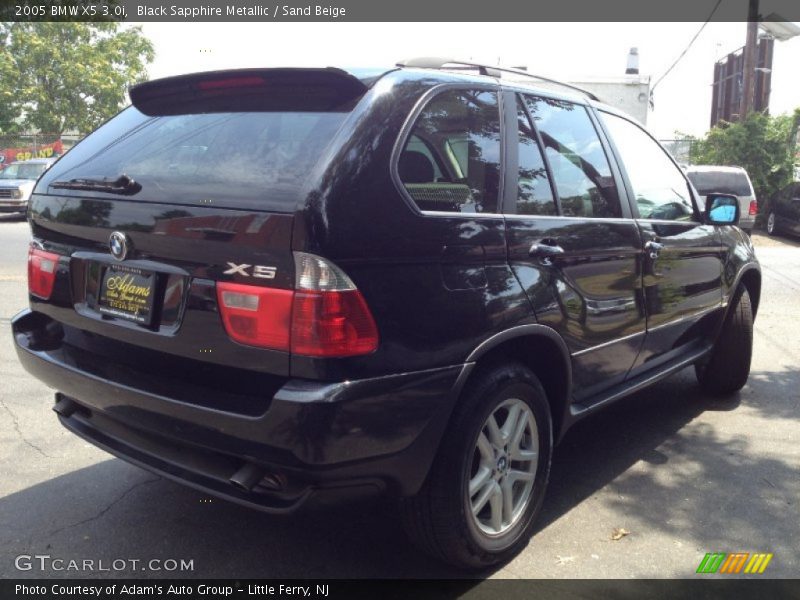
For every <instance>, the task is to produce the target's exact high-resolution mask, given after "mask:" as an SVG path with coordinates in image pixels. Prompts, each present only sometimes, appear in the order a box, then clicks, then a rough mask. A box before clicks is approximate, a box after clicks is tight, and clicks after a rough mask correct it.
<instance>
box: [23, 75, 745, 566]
mask: <svg viewBox="0 0 800 600" xmlns="http://www.w3.org/2000/svg"><path fill="white" fill-rule="evenodd" d="M131 97H132V100H133V106H132V107H130V108H128V109H126V110H124V111H123V112H122V113H120V114H119V115H118V116H117V117H115V118H114V119H112V120H110V121H109V122H107V123H106V124H105V125H103V126H102V127H100V128H99V129H98V130H97V131H96V132H94V133H93V134H91V135H90V136H88V137H87V138H86V139H85V140H84V141H82V142H81V143H80V144H78V146H76V147H75V148H74V149H73V150H71V151H70V152H69V153H68V154H67V155H66V156H64V157H63V158H62V159H61V160H59V161H58V163H56V165H54V166H53V167H52V168H51V169H50V170H49V171H48V172H47V173H46V174H45V176H44V177H43V178H42V179H41V180H40V181H39V183H38V185H37V187H36V189H35V190H34V194H33V196H32V198H31V201H30V209H29V220H30V223H31V227H32V230H33V236H34V242H33V244H32V247H31V251H30V257H29V289H30V302H31V307H30V310H28V311H25V312H24V313H21V314H20V315H18V316H17V317H16V318H15V320H14V326H13V329H14V336H15V339H16V343H17V349H18V354H19V356H20V359H21V360H22V362H23V364H24V366H25V368H26V369H28V370H29V371H30V372H31V373H32V374H34V375H35V376H36V377H38V378H40V379H41V380H42V381H44V382H45V383H47V384H49V385H50V386H52V387H54V388H56V389H57V390H58V393H57V394H56V404H55V410H56V412H57V413H58V414H59V418H60V419H61V421H62V423H63V424H64V425H65V426H66V427H67V428H69V429H70V430H72V431H73V432H75V433H76V434H78V435H80V436H82V437H83V438H85V439H87V440H89V441H91V442H92V443H94V444H96V445H98V446H100V447H102V448H104V449H106V450H108V451H109V452H111V453H113V454H115V455H117V456H119V457H121V458H123V459H125V460H128V461H130V462H133V463H135V464H138V465H140V466H142V467H144V468H147V469H150V470H152V471H155V472H157V473H160V474H162V475H164V476H167V477H170V478H173V479H176V480H179V481H181V482H183V483H186V484H188V485H191V486H193V487H196V488H198V489H201V490H204V491H206V492H209V493H212V494H215V495H217V496H220V497H223V498H227V499H229V500H233V501H236V502H239V503H242V504H246V505H249V506H252V507H255V508H259V509H262V510H267V511H271V512H276V513H286V512H290V511H294V510H296V509H298V508H299V507H301V506H304V505H306V504H308V503H313V502H314V501H317V500H319V501H323V500H327V499H330V498H332V497H334V496H345V497H349V496H351V495H353V494H363V493H383V492H388V493H390V494H392V495H394V496H399V497H401V498H403V499H404V500H403V502H402V505H403V515H404V518H405V520H406V522H407V524H408V526H409V530H410V532H411V534H412V536H413V537H415V538H416V539H417V540H418V541H420V543H422V544H423V545H424V546H425V547H426V548H427V549H428V550H429V551H431V552H433V553H434V554H436V555H438V556H440V557H441V558H444V559H446V560H449V561H450V562H453V563H456V564H459V565H462V566H481V565H486V564H490V563H493V562H496V561H498V560H501V559H503V558H504V557H506V556H508V555H509V554H511V553H513V552H515V551H517V550H518V549H519V548H520V547H522V545H524V543H526V540H527V538H528V536H529V535H530V533H531V531H532V526H533V521H534V517H535V515H536V513H537V512H538V510H539V507H540V505H541V501H542V498H543V494H544V489H545V486H546V482H547V477H548V473H549V464H550V454H551V448H552V445H553V443H554V441H556V440H557V439H558V438H559V437H560V435H561V434H562V433H563V432H564V431H565V430H566V428H567V427H568V426H569V425H570V424H571V423H572V422H574V421H575V420H576V419H577V418H580V417H581V416H584V415H586V414H590V413H591V412H592V411H593V410H595V409H596V408H599V407H601V406H603V405H605V404H607V403H608V402H610V401H613V400H615V399H617V398H619V397H622V396H624V395H626V394H629V393H631V392H633V391H636V390H637V389H640V388H641V387H643V386H644V385H646V384H648V383H650V382H652V381H655V380H657V379H658V378H660V377H663V376H666V375H668V374H670V373H672V372H674V371H676V370H678V369H680V368H682V367H684V366H686V365H689V364H697V365H698V376H699V377H700V380H701V382H704V384H705V385H706V386H707V387H709V388H715V389H716V391H719V392H730V391H732V390H734V389H738V387H741V386H742V385H744V382H745V381H746V378H747V372H748V371H749V350H748V353H747V355H746V356H744V355H741V356H739V355H737V356H734V357H731V356H728V355H721V351H720V347H722V346H726V347H727V345H726V344H720V343H719V342H718V340H720V339H722V338H724V336H726V335H728V336H730V335H739V334H740V333H741V332H740V329H741V328H742V327H745V328H746V325H747V323H738V321H737V323H734V324H733V325H731V322H732V320H733V319H734V317H733V316H731V315H733V314H734V313H736V314H739V317H737V318H741V319H745V320H746V318H747V315H749V319H750V326H752V316H753V314H754V313H755V309H756V307H757V303H758V291H759V285H760V276H759V274H758V273H759V272H758V265H757V262H756V261H755V257H754V255H753V252H752V246H751V245H749V241H747V240H746V239H744V238H742V237H741V233H740V232H739V231H738V229H736V227H735V226H734V224H735V218H736V216H737V214H738V213H737V212H736V211H735V210H734V208H733V205H732V204H731V205H730V206H728V204H727V203H729V201H730V199H726V197H724V196H723V195H718V197H714V196H713V195H711V196H709V200H708V203H709V204H708V206H706V207H699V206H698V205H697V198H696V194H695V193H694V192H693V190H692V188H691V186H690V184H688V182H686V180H685V178H684V177H683V175H682V173H681V171H680V169H679V168H678V167H677V166H676V165H674V163H673V162H671V159H669V160H668V159H667V158H666V155H665V154H664V156H663V157H661V156H660V155H658V156H655V155H654V158H653V160H655V161H661V160H662V159H663V160H664V161H666V162H665V165H672V166H673V167H674V169H675V171H674V172H671V171H670V172H669V173H668V174H667V175H664V177H663V178H664V180H665V181H664V182H656V183H658V184H659V185H662V183H663V189H667V188H670V189H674V188H675V186H676V184H675V180H676V178H677V181H678V182H679V183H678V184H677V185H678V187H679V188H680V187H681V185H682V186H683V188H682V190H683V191H680V192H679V193H677V194H676V195H674V197H673V196H669V197H666V196H664V194H663V193H662V192H663V189H662V188H657V190H658V192H657V193H654V194H652V197H644V196H642V194H640V193H638V190H637V189H636V187H637V186H638V184H639V181H638V180H637V179H636V177H635V176H634V175H633V174H632V173H631V171H630V169H628V170H626V169H625V168H624V166H623V163H624V162H626V160H627V157H626V152H625V150H624V148H621V146H622V143H621V142H620V140H626V136H628V135H630V136H632V137H633V138H636V136H638V135H639V133H637V132H640V133H641V135H644V136H646V134H644V132H643V131H641V130H640V129H638V126H636V128H637V129H636V130H635V131H633V130H631V131H628V130H627V129H625V128H626V127H628V125H630V126H633V124H631V123H630V122H628V121H627V120H626V121H625V123H627V125H625V124H617V123H615V124H613V125H611V124H609V123H606V122H605V121H604V119H608V120H614V119H622V116H621V115H618V114H616V113H614V112H613V111H610V110H608V112H604V113H603V115H602V116H601V115H600V109H602V110H606V109H603V108H602V107H601V105H599V104H597V103H593V102H591V101H589V100H588V99H586V98H585V97H582V96H579V95H578V96H576V95H574V94H573V95H566V96H562V95H555V94H553V93H552V92H541V91H539V92H535V93H534V92H532V91H531V90H528V89H527V88H519V86H511V87H509V86H504V85H502V83H501V82H498V81H497V80H496V79H494V78H491V77H485V76H471V75H459V74H454V73H444V72H440V71H433V70H430V69H396V70H391V71H387V72H359V73H349V72H345V71H341V70H337V69H296V70H292V69H265V70H246V71H230V72H220V73H203V74H198V75H189V76H182V77H176V78H170V79H166V80H159V81H154V82H150V83H146V84H143V85H141V86H138V87H136V88H134V89H133V90H132V91H131ZM606 115H607V116H606ZM617 127H621V128H622V130H623V131H621V132H619V133H614V134H613V137H614V139H615V140H616V144H615V143H614V142H612V141H611V138H612V135H611V134H609V131H610V130H612V129H614V128H617ZM648 139H649V138H648ZM640 141H641V140H639V139H638V138H636V139H632V140H631V141H625V142H624V143H625V145H626V146H628V145H630V146H633V145H635V144H636V143H639V142H640ZM653 144H655V143H654V142H653ZM617 146H620V148H618V147H617ZM654 148H655V150H652V149H651V151H652V152H655V153H658V152H663V151H661V150H660V149H659V148H658V146H657V145H654ZM645 154H646V153H645ZM620 156H621V158H620ZM664 168H665V169H667V170H669V166H664ZM662 171H664V169H662V170H661V171H658V172H662ZM670 178H672V179H670ZM668 179H669V181H666V180H668ZM712 203H713V204H712ZM726 206H728V208H730V214H729V215H728V216H725V217H723V216H720V215H721V214H722V213H720V212H719V211H720V210H721V209H724V208H725V207H726ZM737 206H738V205H737ZM714 211H717V212H716V213H715V212H714ZM723 212H724V211H723ZM715 215H717V216H715ZM661 252H663V253H664V254H665V255H667V257H668V259H669V260H670V261H671V262H670V265H671V266H670V268H669V269H667V270H666V271H663V270H661V271H660V270H659V269H657V268H656V261H657V260H658V256H659V254H660V253H661ZM665 260H666V259H665ZM751 298H752V301H751ZM745 304H746V305H747V306H746V307H745V308H743V306H744V305H745ZM734 309H735V310H734ZM745 309H746V310H745ZM737 311H738V312H737ZM747 311H750V312H749V313H748V312H747ZM742 315H744V316H742ZM737 327H738V329H737ZM726 332H727V333H726ZM731 332H732V333H731ZM750 335H751V336H752V330H751V331H750ZM720 356H721V357H720ZM745 363H746V364H745ZM732 364H733V365H734V367H735V368H734V367H732V366H731V365H732ZM721 373H724V376H722V375H720V374H721ZM742 377H743V378H742ZM737 386H738V387H737Z"/></svg>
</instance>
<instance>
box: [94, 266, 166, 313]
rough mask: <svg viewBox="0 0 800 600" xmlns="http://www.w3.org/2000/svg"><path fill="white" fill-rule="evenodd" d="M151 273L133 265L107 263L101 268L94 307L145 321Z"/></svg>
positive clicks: (149, 305) (149, 307)
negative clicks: (100, 278) (101, 272)
mask: <svg viewBox="0 0 800 600" xmlns="http://www.w3.org/2000/svg"><path fill="white" fill-rule="evenodd" d="M155 281H156V277H155V273H152V272H150V271H142V270H141V269H137V268H135V267H126V266H123V265H108V266H106V268H105V270H104V271H103V279H102V281H101V282H100V294H99V295H98V298H97V310H98V311H99V312H100V313H102V314H104V315H110V316H113V317H119V318H120V319H127V320H129V321H134V322H136V323H141V324H143V325H149V324H150V319H151V316H152V312H153V296H154V295H155Z"/></svg>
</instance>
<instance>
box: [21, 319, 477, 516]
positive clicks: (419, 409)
mask: <svg viewBox="0 0 800 600" xmlns="http://www.w3.org/2000/svg"><path fill="white" fill-rule="evenodd" d="M59 328H60V326H59V324H58V323H57V322H55V321H53V320H52V319H50V318H49V317H46V316H45V315H43V314H42V313H37V312H31V311H29V310H26V311H23V312H22V313H20V314H19V315H17V316H16V317H15V318H14V319H13V321H12V330H13V335H14V341H15V346H16V350H17V354H18V356H19V359H20V361H21V362H22V365H23V366H24V367H25V369H26V370H27V371H28V372H29V373H31V374H32V375H33V376H35V377H37V378H38V379H40V380H42V381H43V382H44V383H46V384H47V385H49V386H50V387H53V388H55V389H57V390H58V391H59V394H57V400H61V401H60V402H59V403H58V404H57V406H56V410H57V412H59V413H60V414H59V418H60V419H61V422H62V423H63V424H64V426H66V427H67V428H68V429H70V430H71V431H73V432H74V433H76V434H77V435H79V436H81V437H83V438H84V439H86V440H88V441H90V442H92V443H93V444H95V445H97V446H99V447H101V448H103V449H105V450H107V451H108V452H111V453H112V454H114V455H116V456H118V457H120V458H122V459H124V460H127V461H129V462H131V463H134V464H137V465H139V466H142V467H144V468H146V469H149V470H151V471H155V472H157V473H159V474H162V475H164V476H167V477H170V478H172V479H176V480H179V481H181V482H183V483H185V484H187V485H190V486H192V487H195V488H197V489H200V490H203V491H205V492H207V493H209V494H213V495H216V496H220V497H224V498H227V499H229V500H232V501H235V502H238V503H241V504H246V505H249V506H252V507H255V508H259V509H262V510H265V511H268V512H279V513H280V512H291V511H293V510H296V509H297V508H299V507H300V506H302V505H304V504H305V503H306V502H307V501H309V500H311V499H314V500H324V499H330V498H331V497H332V496H335V495H344V496H348V497H349V496H350V495H351V493H357V494H360V493H362V492H367V493H368V492H381V491H384V490H387V489H388V490H389V491H390V492H392V493H395V494H400V495H408V494H413V493H415V492H416V491H417V490H418V489H419V487H420V486H421V485H422V482H423V481H424V479H425V477H426V475H427V473H428V470H429V468H430V464H431V462H432V460H433V458H434V456H435V454H436V450H437V448H438V444H439V440H440V439H441V436H442V433H443V432H444V429H445V427H446V424H447V421H448V419H449V416H450V413H451V411H452V408H453V405H454V403H455V399H456V397H457V395H458V392H459V391H460V387H461V385H462V383H463V381H464V380H465V378H466V375H467V374H468V372H469V370H470V368H471V365H469V364H467V365H456V366H453V367H447V368H441V369H434V370H428V371H420V372H413V373H402V374H397V375H390V376H385V377H378V378H373V379H365V380H357V381H347V382H338V383H325V382H314V381H307V380H297V379H289V380H287V381H286V382H285V383H284V384H283V385H282V387H280V389H278V391H277V393H274V395H273V394H272V391H270V392H269V393H270V394H271V395H272V397H271V398H270V399H268V401H265V403H264V407H265V409H264V410H263V412H260V413H259V414H244V413H235V412H227V411H225V410H219V409H218V408H210V407H208V406H201V405H197V404H191V403H189V402H187V401H186V399H185V398H181V399H180V400H178V399H176V398H174V397H169V396H168V395H163V394H159V393H156V392H155V391H154V390H159V389H160V388H161V387H162V386H160V385H158V382H157V381H156V382H152V381H148V384H149V385H148V386H147V387H146V388H145V386H144V385H143V386H142V387H141V388H138V387H136V386H133V385H131V382H130V380H128V381H125V382H122V381H114V380H113V379H110V378H109V377H111V376H112V375H113V371H112V370H107V372H108V373H109V374H111V375H109V376H107V377H102V376H99V375H98V371H92V369H91V368H89V366H88V365H87V363H86V361H88V360H93V359H92V357H91V356H87V355H86V354H85V353H83V352H82V351H81V350H80V349H79V348H76V347H73V346H71V345H70V344H68V343H66V342H65V341H64V339H63V336H62V337H59V334H58V332H59ZM99 371H100V372H102V369H100V370H99ZM152 377H153V375H152V373H151V374H148V378H152ZM163 389H165V390H169V389H170V387H169V386H168V385H164V386H163ZM245 465H248V466H255V467H256V468H257V470H259V472H263V474H264V475H270V476H272V481H273V482H274V481H277V482H278V483H279V484H280V485H279V486H277V489H276V486H269V487H270V489H267V488H264V487H261V486H256V487H255V488H251V489H250V490H249V491H248V490H246V489H242V488H241V487H237V486H234V485H232V484H231V482H230V478H231V477H232V476H233V474H234V473H236V472H237V471H239V470H240V469H241V468H242V467H243V466H245Z"/></svg>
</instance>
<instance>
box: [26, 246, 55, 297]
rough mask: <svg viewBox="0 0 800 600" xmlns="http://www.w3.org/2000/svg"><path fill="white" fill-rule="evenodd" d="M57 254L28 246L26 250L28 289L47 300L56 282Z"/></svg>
mask: <svg viewBox="0 0 800 600" xmlns="http://www.w3.org/2000/svg"><path fill="white" fill-rule="evenodd" d="M58 258H59V255H58V254H53V253H52V252H45V251H44V250H39V249H38V248H34V247H33V246H31V247H30V249H29V250H28V291H29V292H30V293H31V294H33V295H34V296H38V297H39V298H43V299H45V300H47V299H48V298H49V297H50V295H51V294H52V293H53V285H54V284H55V282H56V267H57V266H58Z"/></svg>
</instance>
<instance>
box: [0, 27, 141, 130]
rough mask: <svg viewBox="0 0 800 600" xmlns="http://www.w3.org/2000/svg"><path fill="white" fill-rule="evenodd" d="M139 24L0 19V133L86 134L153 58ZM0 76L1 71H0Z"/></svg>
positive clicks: (114, 107) (120, 99)
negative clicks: (13, 21)
mask: <svg viewBox="0 0 800 600" xmlns="http://www.w3.org/2000/svg"><path fill="white" fill-rule="evenodd" d="M154 56H155V52H154V50H153V45H152V43H151V42H150V41H149V40H148V39H147V38H145V37H144V36H143V35H142V31H141V28H139V27H124V28H123V27H121V26H120V24H119V23H112V22H103V23H75V22H73V23H70V22H53V23H41V22H37V23H0V61H2V62H0V101H5V100H8V102H7V103H6V102H3V104H4V107H3V108H0V111H3V112H0V133H3V132H6V133H7V132H11V131H13V130H14V129H15V128H18V127H19V126H20V125H21V126H22V127H23V128H25V129H38V130H39V131H43V132H47V133H62V132H64V131H68V130H77V131H80V132H82V133H86V132H89V131H91V130H92V129H94V128H95V127H97V126H98V125H100V124H101V123H102V122H103V121H105V120H106V119H108V118H109V117H111V116H113V115H114V114H116V113H117V112H118V111H119V109H120V108H121V106H122V104H123V102H124V101H125V95H126V92H127V88H128V86H130V85H132V84H134V83H137V82H139V81H142V80H143V79H145V77H146V75H147V71H146V68H147V65H148V64H149V63H151V62H152V61H153V58H154ZM6 74H8V75H9V76H8V77H6Z"/></svg>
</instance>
